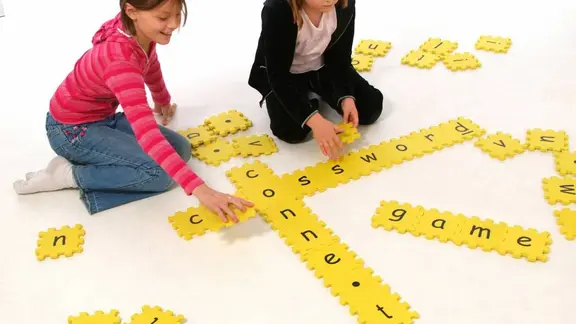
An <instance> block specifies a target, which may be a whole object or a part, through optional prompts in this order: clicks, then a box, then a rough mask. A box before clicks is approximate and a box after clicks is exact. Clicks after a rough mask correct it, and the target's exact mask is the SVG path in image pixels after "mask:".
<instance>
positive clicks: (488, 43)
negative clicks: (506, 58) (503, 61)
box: [474, 35, 512, 53]
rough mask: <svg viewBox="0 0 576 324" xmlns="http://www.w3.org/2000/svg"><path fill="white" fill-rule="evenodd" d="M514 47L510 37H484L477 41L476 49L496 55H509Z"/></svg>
mask: <svg viewBox="0 0 576 324" xmlns="http://www.w3.org/2000/svg"><path fill="white" fill-rule="evenodd" d="M510 46H512V39H510V38H509V37H500V36H489V35H482V36H480V37H479V38H478V40H477V41H476V44H475V45H474V47H475V48H476V49H477V50H479V51H489V52H494V53H507V52H508V49H510Z"/></svg>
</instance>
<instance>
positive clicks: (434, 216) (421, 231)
mask: <svg viewBox="0 0 576 324" xmlns="http://www.w3.org/2000/svg"><path fill="white" fill-rule="evenodd" d="M419 220H420V221H419V222H418V224H417V225H416V228H415V229H414V230H413V231H412V233H413V234H414V235H415V236H423V237H425V238H426V239H428V240H434V239H437V240H438V241H440V242H442V243H446V242H452V243H454V244H455V245H457V246H460V245H462V244H463V243H464V242H465V239H464V236H463V235H462V233H461V231H460V229H461V227H462V225H463V224H464V223H465V222H466V218H465V217H463V216H462V215H454V214H452V213H450V212H447V211H439V210H438V209H435V208H432V209H429V210H424V212H423V214H422V216H421V217H420V219H419Z"/></svg>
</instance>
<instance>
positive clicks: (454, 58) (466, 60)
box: [442, 52, 482, 71]
mask: <svg viewBox="0 0 576 324" xmlns="http://www.w3.org/2000/svg"><path fill="white" fill-rule="evenodd" d="M442 62H444V66H446V68H448V69H449V70H451V71H465V70H475V69H477V68H479V67H481V66H482V63H480V61H479V60H478V59H477V58H476V56H474V55H473V54H472V53H468V52H464V53H453V54H449V55H446V56H445V57H444V58H443V59H442Z"/></svg>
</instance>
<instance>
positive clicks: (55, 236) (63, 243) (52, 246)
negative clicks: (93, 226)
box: [36, 224, 86, 261]
mask: <svg viewBox="0 0 576 324" xmlns="http://www.w3.org/2000/svg"><path fill="white" fill-rule="evenodd" d="M85 234H86V232H85V231H84V228H83V227H82V225H80V224H77V225H76V226H74V227H69V226H63V227H62V228H60V229H56V228H49V229H48V230H47V231H43V232H40V234H39V235H38V237H39V238H38V242H37V244H38V247H37V248H36V258H37V259H38V260H40V261H43V260H44V259H46V258H47V257H50V258H51V259H57V258H59V257H61V256H66V257H71V256H72V255H74V254H76V253H82V252H83V251H84V248H83V245H84V235H85Z"/></svg>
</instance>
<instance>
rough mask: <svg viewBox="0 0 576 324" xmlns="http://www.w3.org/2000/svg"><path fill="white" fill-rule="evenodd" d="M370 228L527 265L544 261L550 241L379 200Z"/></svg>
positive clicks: (492, 224)
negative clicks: (522, 261)
mask: <svg viewBox="0 0 576 324" xmlns="http://www.w3.org/2000/svg"><path fill="white" fill-rule="evenodd" d="M372 226H373V227H382V228H384V229H385V230H387V231H392V230H397V231H398V232H400V233H411V234H412V235H414V236H424V237H425V238H426V239H429V240H432V239H437V240H438V241H440V242H451V243H453V244H455V245H457V246H461V245H466V246H467V247H469V248H471V249H476V248H481V249H482V250H483V251H485V252H489V251H496V252H498V253H499V254H500V255H509V256H512V257H514V258H525V259H526V260H528V261H530V262H536V261H542V262H544V261H547V260H548V253H549V251H550V247H549V246H550V244H552V240H551V238H550V233H548V232H538V231H536V230H534V229H523V228H522V227H520V226H512V227H511V226H509V225H508V224H506V223H503V222H502V223H496V222H494V221H492V220H490V219H486V220H483V219H480V218H478V217H476V216H473V217H466V216H464V215H462V214H453V213H451V212H448V211H439V210H437V209H434V208H433V209H424V208H423V207H422V206H412V205H410V204H407V203H399V202H397V201H382V202H381V203H380V207H379V208H377V209H376V213H375V215H374V216H373V219H372Z"/></svg>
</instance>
